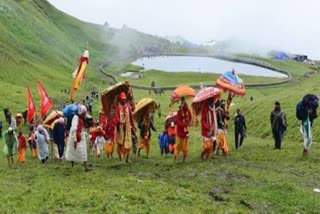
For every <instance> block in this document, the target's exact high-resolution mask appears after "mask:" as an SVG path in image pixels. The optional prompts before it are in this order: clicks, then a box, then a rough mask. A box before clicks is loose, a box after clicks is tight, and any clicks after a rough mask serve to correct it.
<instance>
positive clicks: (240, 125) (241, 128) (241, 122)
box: [234, 109, 247, 149]
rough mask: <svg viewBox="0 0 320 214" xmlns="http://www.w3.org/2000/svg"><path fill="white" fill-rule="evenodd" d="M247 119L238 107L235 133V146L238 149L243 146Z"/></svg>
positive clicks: (235, 118)
mask: <svg viewBox="0 0 320 214" xmlns="http://www.w3.org/2000/svg"><path fill="white" fill-rule="evenodd" d="M246 130H247V126H246V120H245V118H244V116H243V114H242V113H241V110H240V109H237V114H236V116H235V117H234V135H235V146H236V149H238V148H241V147H242V143H243V139H244V137H245V135H246Z"/></svg>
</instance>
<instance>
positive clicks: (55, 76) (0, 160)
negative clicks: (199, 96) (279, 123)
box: [0, 0, 320, 213]
mask: <svg viewBox="0 0 320 214" xmlns="http://www.w3.org/2000/svg"><path fill="white" fill-rule="evenodd" d="M0 10H1V12H0V29H1V30H2V29H3V31H1V34H0V53H1V56H2V57H0V74H1V75H0V91H1V93H0V109H3V108H5V107H9V108H10V109H11V111H12V113H13V114H15V113H16V112H18V111H21V110H24V109H25V108H26V107H25V106H26V95H25V87H26V85H29V86H30V88H31V90H32V93H33V96H34V99H35V101H36V102H37V103H38V102H39V95H38V93H37V89H36V84H35V83H36V80H37V79H41V80H42V81H43V82H44V84H45V86H46V89H47V91H48V93H49V95H50V96H51V97H52V99H53V100H54V103H55V104H56V106H57V107H60V106H61V105H62V103H64V102H66V101H68V95H67V94H64V93H62V92H61V91H60V90H61V89H69V87H70V86H71V81H72V78H71V73H72V72H73V70H74V69H75V67H76V66H77V60H78V57H79V55H80V54H81V53H82V51H83V49H84V48H85V47H86V45H87V42H88V44H89V49H90V54H91V58H90V64H89V68H88V70H87V78H86V79H85V81H84V82H83V84H82V85H81V87H80V90H79V91H78V92H77V95H76V99H77V100H78V101H81V100H82V99H83V98H84V97H85V96H86V95H88V94H89V93H90V92H91V90H98V91H102V90H103V89H105V88H106V87H108V86H109V81H110V80H108V79H105V77H104V76H103V75H101V74H100V73H99V72H98V71H97V70H96V66H97V64H99V63H101V62H104V61H111V62H112V63H111V64H110V65H109V66H107V67H106V68H105V70H106V71H107V72H108V73H113V74H115V75H116V76H117V77H119V74H120V73H121V71H130V70H139V68H135V67H134V66H130V65H128V64H130V62H131V61H132V59H133V57H132V56H129V57H121V56H120V55H121V54H122V52H121V50H122V49H121V48H119V46H115V45H113V44H112V43H111V41H113V40H114V39H112V35H113V36H114V35H117V36H116V38H117V39H116V41H117V42H118V43H121V39H123V38H126V35H127V33H128V30H127V29H126V30H122V31H121V30H120V31H116V30H114V29H107V30H106V29H105V27H103V26H99V25H93V24H89V23H84V22H81V21H79V20H77V19H75V18H72V17H70V16H68V15H66V14H64V13H62V12H60V11H58V10H56V9H55V8H54V7H53V6H51V5H50V4H49V3H47V2H46V1H41V0H25V1H18V0H15V1H12V0H3V1H1V2H0ZM131 33H132V32H131ZM135 35H137V36H136V37H137V38H143V37H146V38H148V40H146V39H141V40H142V41H148V44H149V43H150V44H151V43H152V42H154V41H157V42H158V43H161V42H162V41H159V40H155V38H152V37H150V36H148V35H144V34H139V33H137V32H135ZM109 37H110V38H109ZM135 41H136V40H135ZM142 41H140V42H141V43H142ZM128 47H130V45H128ZM165 47H166V46H165ZM122 48H123V47H122ZM179 48H181V47H176V49H174V50H172V51H177V50H181V49H179ZM131 51H133V50H132V49H131ZM134 51H135V53H139V49H137V48H136V49H134ZM132 53H133V52H132ZM246 57H254V58H256V56H246ZM259 60H264V61H266V62H268V63H271V64H272V65H274V66H275V67H277V68H280V69H284V70H287V71H289V72H291V73H292V74H293V75H294V79H293V81H291V82H290V83H287V84H283V85H280V86H272V87H260V88H249V89H247V94H246V96H244V97H235V98H234V100H233V103H234V105H233V106H232V107H231V108H230V114H231V116H233V115H234V114H235V110H236V108H241V109H242V110H243V114H244V115H245V117H246V121H247V127H248V132H247V137H246V138H245V141H244V146H243V147H242V148H241V149H240V150H237V151H236V150H235V148H234V135H233V129H234V127H233V121H232V120H230V122H229V124H230V125H229V132H228V141H229V147H230V150H231V152H230V155H228V156H222V155H221V154H220V155H218V156H215V157H213V158H212V159H210V160H207V161H202V160H201V159H200V152H201V146H202V142H201V135H200V127H191V128H190V140H189V142H190V156H189V159H188V161H187V163H182V157H180V158H179V159H178V160H177V162H176V163H174V162H173V157H172V156H171V155H167V156H163V157H161V156H160V151H159V147H158V139H157V137H158V135H159V134H160V133H161V131H163V128H164V124H163V121H164V118H165V116H166V115H167V114H168V113H169V110H170V109H169V102H170V93H171V91H165V94H163V95H161V96H159V95H155V94H154V93H151V94H149V92H148V91H145V90H137V89H134V96H135V100H136V101H139V100H140V99H141V98H144V97H151V98H154V99H155V100H156V101H157V102H158V103H160V104H161V112H162V115H161V117H158V116H156V117H155V123H156V127H157V132H154V133H152V134H153V135H152V141H151V158H150V159H147V158H146V156H145V153H144V152H142V157H141V158H135V157H132V161H133V163H132V164H125V163H119V161H118V160H117V158H116V155H115V154H114V159H107V158H106V156H105V155H104V154H103V155H102V157H100V158H96V157H95V156H93V155H91V154H90V155H89V162H90V163H91V164H92V168H93V171H91V172H85V171H84V170H83V167H82V165H81V164H77V165H75V167H74V168H71V164H70V163H68V162H66V161H64V162H55V161H53V160H51V159H50V160H49V162H48V163H46V164H41V163H40V161H39V160H37V159H32V158H31V154H30V150H29V149H28V150H27V158H26V162H25V163H24V164H18V163H16V162H15V165H14V166H13V167H12V168H9V167H8V165H7V160H6V157H5V156H4V154H3V153H2V152H1V153H0V154H1V156H0V200H1V202H2V203H0V213H319V212H320V194H319V193H315V192H314V191H313V189H314V188H320V174H319V171H320V155H319V154H320V145H319V142H320V131H319V130H320V125H319V124H320V123H319V121H318V119H316V120H315V123H314V126H313V134H314V144H313V146H312V149H311V152H310V154H309V155H308V156H306V157H302V149H303V146H302V135H301V134H300V132H299V121H298V120H297V119H296V118H295V106H296V103H297V102H298V101H299V100H301V99H302V96H303V95H304V94H306V93H315V94H320V89H319V80H320V73H318V66H319V65H318V66H314V67H309V66H307V65H304V64H302V63H297V62H294V61H285V62H282V61H276V60H272V59H265V58H259ZM306 73H308V75H305V74H306ZM217 77H218V76H217V75H212V74H197V73H183V74H181V73H170V76H169V74H168V75H167V73H164V72H162V71H146V72H144V78H142V79H139V80H130V81H131V82H133V83H135V84H141V85H147V86H149V85H150V82H151V80H155V81H156V84H157V86H158V85H159V86H160V85H161V86H166V85H177V84H180V83H187V84H200V82H203V83H214V82H215V80H216V79H217ZM243 79H244V82H245V83H256V82H262V81H268V82H273V81H276V80H277V79H274V78H266V79H262V78H260V77H246V76H244V77H243ZM226 96H227V94H225V95H224V97H226ZM250 96H252V97H253V101H252V102H251V101H250V99H249V98H250ZM275 101H279V102H280V103H281V105H282V108H283V109H284V111H286V113H287V119H288V131H287V132H286V134H285V136H284V140H283V144H282V149H281V150H274V149H273V147H274V142H273V139H272V135H271V130H270V120H269V117H270V112H271V111H272V109H273V104H274V102H275ZM190 102H191V100H188V103H189V104H190ZM174 108H175V109H177V108H178V105H177V104H176V105H175V106H174ZM99 110H100V102H99V100H95V101H94V113H93V116H95V117H97V115H98V112H99ZM0 119H1V120H2V121H4V115H3V114H0ZM5 128H6V126H5ZM23 130H24V131H25V132H27V126H25V127H24V129H23ZM1 142H2V141H1ZM1 145H3V144H1ZM49 147H51V145H50V146H49ZM1 151H2V149H1Z"/></svg>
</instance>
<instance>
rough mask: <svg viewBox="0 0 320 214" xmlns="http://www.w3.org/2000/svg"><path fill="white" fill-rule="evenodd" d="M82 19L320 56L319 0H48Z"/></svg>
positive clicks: (194, 39)
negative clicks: (234, 41) (230, 40)
mask: <svg viewBox="0 0 320 214" xmlns="http://www.w3.org/2000/svg"><path fill="white" fill-rule="evenodd" d="M49 2H51V3H52V4H53V5H55V6H56V7H57V8H58V9H60V10H62V11H64V12H66V13H68V14H70V15H72V16H75V17H77V18H79V19H81V20H84V21H89V22H93V23H98V24H103V23H104V22H105V21H108V22H109V24H110V25H111V26H112V27H121V26H122V25H123V24H126V25H127V26H129V27H132V28H136V29H138V30H140V31H143V32H146V33H150V34H155V35H159V36H166V35H181V36H183V37H184V38H186V39H188V40H189V41H191V42H195V43H202V42H205V41H208V40H229V39H232V40H236V41H238V42H237V45H236V46H237V48H238V49H239V50H242V49H243V50H246V51H250V50H252V51H256V52H259V50H269V49H282V50H285V51H289V52H292V53H303V54H307V55H309V56H310V57H312V58H316V59H320V47H319V45H320V42H319V41H318V40H319V39H320V27H319V21H320V1H318V0H303V1H301V0H223V1H221V0H134V1H133V0H90V1H80V0H49Z"/></svg>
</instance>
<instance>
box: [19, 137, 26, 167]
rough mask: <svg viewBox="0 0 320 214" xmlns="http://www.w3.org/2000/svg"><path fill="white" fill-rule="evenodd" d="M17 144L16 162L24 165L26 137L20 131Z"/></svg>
mask: <svg viewBox="0 0 320 214" xmlns="http://www.w3.org/2000/svg"><path fill="white" fill-rule="evenodd" d="M18 144H19V145H18V162H19V163H24V161H25V158H26V149H27V140H26V136H24V134H22V132H21V131H20V132H19V135H18Z"/></svg>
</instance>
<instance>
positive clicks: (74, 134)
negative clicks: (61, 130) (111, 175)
mask: <svg viewBox="0 0 320 214" xmlns="http://www.w3.org/2000/svg"><path fill="white" fill-rule="evenodd" d="M86 115H87V108H86V107H85V106H84V105H80V107H79V109H78V113H77V114H76V115H74V116H73V118H72V123H71V128H70V133H69V139H68V143H67V148H66V155H65V158H66V160H68V161H71V164H72V167H73V166H74V162H75V161H76V162H83V166H84V169H85V171H86V172H88V171H91V169H90V168H89V166H88V163H87V161H88V154H87V142H86V136H85V117H86Z"/></svg>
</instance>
